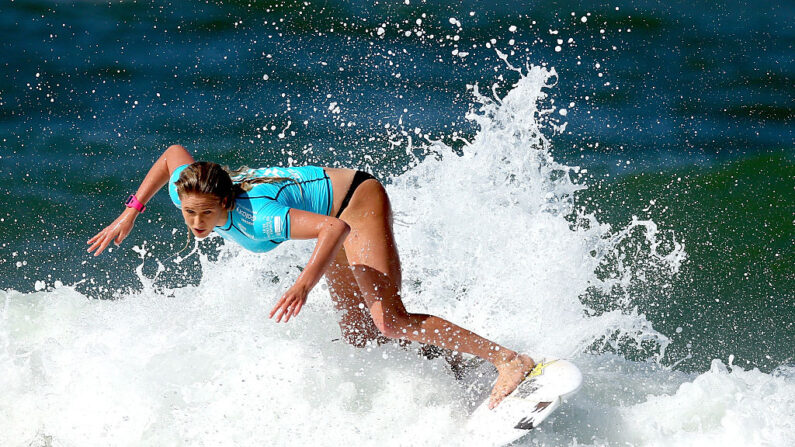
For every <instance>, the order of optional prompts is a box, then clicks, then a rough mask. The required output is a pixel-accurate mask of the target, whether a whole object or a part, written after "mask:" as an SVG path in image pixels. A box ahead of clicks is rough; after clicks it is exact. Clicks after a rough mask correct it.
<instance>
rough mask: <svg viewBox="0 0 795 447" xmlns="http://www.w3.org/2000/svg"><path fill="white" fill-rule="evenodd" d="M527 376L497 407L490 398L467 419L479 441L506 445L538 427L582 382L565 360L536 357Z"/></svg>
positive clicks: (470, 431) (569, 363)
mask: <svg viewBox="0 0 795 447" xmlns="http://www.w3.org/2000/svg"><path fill="white" fill-rule="evenodd" d="M536 362H537V364H536V367H535V368H533V371H531V372H530V374H528V376H527V378H526V379H525V380H524V381H523V382H522V383H520V384H519V386H518V387H517V388H516V390H514V391H513V392H512V393H511V394H509V395H508V397H506V398H505V399H503V401H502V402H500V404H499V405H497V407H496V408H494V409H493V410H490V409H489V399H488V397H486V399H485V400H484V401H483V403H481V404H480V405H479V406H478V407H477V408H476V409H475V411H474V412H473V413H472V415H471V416H470V417H469V421H468V423H467V430H468V431H469V433H470V434H471V435H472V436H473V438H474V439H473V440H477V441H479V442H478V444H479V445H495V446H496V445H505V444H508V443H511V442H513V441H515V440H517V439H519V438H521V437H522V436H524V435H526V434H528V433H529V432H530V430H533V429H534V428H536V427H538V424H540V423H541V422H543V421H544V419H546V418H547V417H548V416H549V415H550V414H552V412H553V411H555V410H556V409H557V408H558V407H559V406H560V404H561V403H562V402H563V400H564V399H565V398H566V397H568V396H571V395H572V394H574V393H576V392H577V390H579V389H580V386H581V385H582V373H581V372H580V370H579V369H578V368H577V367H576V366H575V365H574V364H573V363H571V362H569V361H568V360H562V359H541V360H536Z"/></svg>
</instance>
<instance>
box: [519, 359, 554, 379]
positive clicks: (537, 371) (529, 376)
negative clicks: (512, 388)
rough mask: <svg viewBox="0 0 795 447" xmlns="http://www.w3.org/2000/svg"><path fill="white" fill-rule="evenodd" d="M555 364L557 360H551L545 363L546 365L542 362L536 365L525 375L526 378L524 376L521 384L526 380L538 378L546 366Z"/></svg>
mask: <svg viewBox="0 0 795 447" xmlns="http://www.w3.org/2000/svg"><path fill="white" fill-rule="evenodd" d="M555 362H557V360H552V361H551V362H546V363H544V362H541V363H536V366H534V367H533V369H531V370H530V372H529V373H527V375H526V376H524V379H523V380H522V382H524V381H525V380H527V379H532V378H533V377H538V376H540V375H541V374H544V368H546V367H547V366H549V365H551V364H553V363H555Z"/></svg>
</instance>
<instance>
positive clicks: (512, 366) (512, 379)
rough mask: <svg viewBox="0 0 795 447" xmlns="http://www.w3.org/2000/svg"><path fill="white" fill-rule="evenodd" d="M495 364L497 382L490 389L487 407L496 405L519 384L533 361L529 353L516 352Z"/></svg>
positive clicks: (531, 366)
mask: <svg viewBox="0 0 795 447" xmlns="http://www.w3.org/2000/svg"><path fill="white" fill-rule="evenodd" d="M495 366H497V372H498V373H499V376H497V383H495V384H494V388H492V390H491V399H490V400H489V409H493V408H494V407H496V406H497V405H498V404H499V403H500V402H502V400H503V399H505V397H506V396H507V395H509V394H511V392H513V390H515V389H516V387H517V386H519V384H520V383H522V381H523V380H524V379H525V377H527V374H529V373H530V371H532V370H533V367H534V366H535V362H534V361H533V359H532V358H530V356H529V355H524V354H518V355H517V356H516V357H514V358H513V359H512V360H510V361H508V362H505V363H503V364H502V365H495Z"/></svg>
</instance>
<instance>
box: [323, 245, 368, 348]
mask: <svg viewBox="0 0 795 447" xmlns="http://www.w3.org/2000/svg"><path fill="white" fill-rule="evenodd" d="M326 283H327V284H328V287H329V295H331V300H332V302H333V303H334V306H335V307H336V308H337V310H338V311H340V314H341V315H340V320H339V325H340V329H341V330H342V336H343V337H344V338H345V339H346V341H348V342H349V343H351V344H353V345H355V346H363V345H364V344H365V343H366V342H367V341H368V340H373V339H376V338H378V337H379V336H380V335H381V334H380V331H379V330H378V328H377V327H376V326H375V323H374V322H373V319H372V317H371V316H370V312H369V309H368V307H367V306H366V303H365V301H364V296H363V293H362V292H361V291H360V290H359V285H358V284H357V282H356V278H355V277H354V275H353V272H352V271H351V266H350V265H349V264H348V259H347V257H346V255H345V249H344V248H343V249H340V251H339V252H338V253H337V256H336V258H335V259H334V261H332V263H331V265H330V266H329V268H328V269H327V270H326Z"/></svg>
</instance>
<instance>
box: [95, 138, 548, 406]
mask: <svg viewBox="0 0 795 447" xmlns="http://www.w3.org/2000/svg"><path fill="white" fill-rule="evenodd" d="M230 174H231V175H230ZM233 177H234V178H233ZM167 183H168V189H169V195H170V196H171V200H172V201H173V202H174V204H175V205H176V206H177V207H178V208H180V209H181V210H182V216H183V218H184V219H185V224H186V225H187V226H188V228H189V229H190V231H191V232H192V233H193V234H194V235H195V236H196V237H197V238H204V237H207V236H208V235H209V234H210V233H211V232H213V231H214V232H216V233H218V234H220V235H221V236H222V237H223V238H224V239H227V240H231V241H234V242H236V243H238V244H240V245H242V246H243V247H244V248H245V249H247V250H249V251H253V252H266V251H269V250H271V249H273V248H275V247H276V246H277V245H279V244H281V243H282V242H284V241H286V240H289V239H317V244H316V245H315V249H314V251H313V252H312V255H311V257H310V258H309V261H308V263H307V265H306V268H305V269H304V270H303V271H302V272H301V274H300V275H298V278H297V279H296V281H295V284H294V285H293V286H292V287H290V288H289V289H288V290H287V291H286V292H285V293H284V295H283V296H282V297H281V298H280V299H279V300H278V301H277V302H276V305H275V306H274V307H273V309H272V310H271V312H270V318H275V319H276V322H281V321H284V322H285V323H286V322H288V321H290V319H291V318H294V317H296V316H297V315H298V314H299V313H300V312H301V308H302V307H303V305H304V303H305V302H306V299H307V295H308V294H309V292H310V291H311V290H312V288H313V287H314V286H315V285H316V284H317V283H318V281H319V280H320V278H321V277H322V276H323V275H325V277H326V282H327V283H328V286H329V292H330V295H331V298H332V300H333V302H334V304H335V306H336V307H337V309H339V310H340V311H341V314H342V317H341V319H340V321H339V325H340V328H341V330H342V335H343V337H344V338H345V340H346V341H347V342H348V343H351V344H353V345H355V346H360V347H361V346H364V345H365V344H366V343H367V342H368V341H369V340H374V339H377V338H379V337H388V338H392V339H400V340H410V341H415V342H419V343H424V344H429V345H433V346H437V347H439V348H443V349H451V350H455V351H458V352H465V353H469V354H473V355H475V356H478V357H480V358H482V359H484V360H487V361H489V362H491V363H492V364H493V365H494V366H495V367H496V368H497V371H498V373H499V375H498V377H497V382H496V383H495V385H494V388H493V389H492V392H491V396H490V400H489V407H490V408H494V407H495V406H496V405H497V404H499V403H500V401H501V400H502V399H504V398H505V396H507V395H508V394H510V393H511V392H512V391H513V390H514V389H516V387H517V386H518V385H519V383H521V382H522V380H524V378H525V377H526V376H527V374H528V373H529V372H530V371H531V370H532V369H533V367H534V365H535V363H534V361H533V359H532V358H531V357H530V356H527V355H524V354H519V353H517V352H515V351H512V350H510V349H507V348H505V347H502V346H500V345H498V344H496V343H494V342H492V341H489V340H487V339H485V338H483V337H481V336H479V335H477V334H475V333H473V332H470V331H468V330H466V329H464V328H461V327H459V326H457V325H455V324H453V323H451V322H449V321H447V320H444V319H442V318H439V317H436V316H432V315H425V314H414V313H409V312H408V311H407V310H406V308H405V307H404V306H403V301H402V300H401V296H400V290H401V267H400V259H399V258H398V251H397V246H396V245H395V240H394V235H393V232H392V209H391V205H390V202H389V198H388V197H387V193H386V190H385V189H384V187H383V185H382V184H381V183H380V182H379V181H378V180H376V179H375V178H374V177H373V176H371V175H370V174H367V173H365V172H362V171H356V170H353V169H339V168H323V167H316V166H304V167H295V168H277V167H273V168H263V169H254V170H246V171H243V170H241V171H239V172H233V173H230V172H228V171H226V170H225V169H224V168H222V167H221V166H220V165H218V164H216V163H211V162H196V161H195V160H194V159H193V157H192V156H191V154H190V153H189V152H188V151H187V150H186V149H185V148H184V147H182V146H180V145H172V146H170V147H169V148H168V149H166V151H165V152H163V155H161V156H160V158H158V160H157V161H156V162H155V163H154V165H152V168H151V169H150V170H149V172H148V173H147V175H146V177H145V178H144V180H143V182H142V183H141V185H140V187H139V188H138V191H137V192H136V193H135V194H133V195H131V196H130V197H129V198H128V199H127V203H126V206H127V208H126V209H125V210H124V211H123V212H122V213H121V215H120V216H119V217H118V218H117V219H116V220H114V221H113V222H112V223H111V224H110V225H108V226H107V227H106V228H104V229H103V230H102V231H100V232H99V233H97V234H96V235H95V236H94V237H92V238H91V239H89V240H88V242H87V243H88V244H89V247H88V251H89V252H92V251H93V252H94V256H97V255H99V254H100V253H102V251H104V250H105V249H106V248H107V247H108V245H109V244H110V243H111V242H113V243H115V244H116V245H119V244H120V243H121V242H122V241H123V240H124V239H125V238H126V237H127V235H129V234H130V231H131V230H132V228H133V225H134V223H135V219H136V218H137V216H138V215H139V214H140V213H142V212H143V211H144V210H145V208H146V207H145V204H146V203H147V202H148V201H149V199H151V198H152V196H154V195H155V193H156V192H157V191H158V190H160V188H162V187H163V186H164V185H166V184H167Z"/></svg>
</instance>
